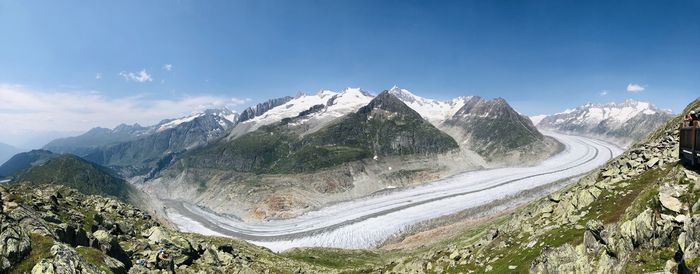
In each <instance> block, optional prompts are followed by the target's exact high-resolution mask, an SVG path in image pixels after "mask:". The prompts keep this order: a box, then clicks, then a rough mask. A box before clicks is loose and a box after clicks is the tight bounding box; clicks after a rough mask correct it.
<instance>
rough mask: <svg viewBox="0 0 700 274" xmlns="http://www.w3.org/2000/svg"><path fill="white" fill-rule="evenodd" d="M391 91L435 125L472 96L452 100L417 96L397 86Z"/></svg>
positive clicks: (452, 113) (455, 111)
mask: <svg viewBox="0 0 700 274" xmlns="http://www.w3.org/2000/svg"><path fill="white" fill-rule="evenodd" d="M389 93H391V94H393V95H394V96H396V97H397V98H399V99H400V100H401V101H403V102H404V104H406V105H408V106H409V107H411V108H412V109H413V110H415V111H416V112H418V113H419V114H420V115H421V116H423V118H424V119H426V120H428V121H429V122H431V123H432V124H433V125H436V126H437V125H440V124H441V123H442V122H444V121H446V120H447V119H450V118H452V116H453V115H454V114H455V113H457V111H458V110H459V109H460V108H462V106H464V105H465V104H466V103H467V101H469V99H471V98H472V96H460V97H457V98H454V99H452V100H450V101H438V100H433V99H427V98H423V97H420V96H417V95H415V94H413V93H411V92H410V91H408V90H406V89H402V88H399V87H397V86H394V87H392V88H391V89H390V90H389Z"/></svg>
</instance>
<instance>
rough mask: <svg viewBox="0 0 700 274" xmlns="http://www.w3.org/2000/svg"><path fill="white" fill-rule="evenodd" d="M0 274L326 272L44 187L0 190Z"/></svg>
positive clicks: (69, 191)
mask: <svg viewBox="0 0 700 274" xmlns="http://www.w3.org/2000/svg"><path fill="white" fill-rule="evenodd" d="M0 201H1V202H0V203H1V209H2V211H1V212H0V247H1V248H0V273H127V272H129V273H159V272H160V273H174V272H177V273H293V272H304V271H298V270H301V269H304V270H305V271H308V272H314V273H321V272H328V271H332V270H331V269H329V268H326V267H323V266H314V265H311V264H308V263H305V262H300V261H295V260H292V259H289V258H286V257H284V256H281V255H277V254H274V253H272V252H270V251H269V250H266V249H263V248H260V247H256V246H253V245H251V244H247V243H245V242H242V241H238V240H234V239H227V238H217V237H205V236H201V235H196V234H186V233H180V232H177V231H173V230H171V229H168V228H167V227H163V226H161V225H160V224H159V223H158V222H156V221H155V220H154V219H153V218H152V217H151V215H149V214H148V213H146V212H144V211H142V210H140V209H138V208H135V207H133V206H131V205H128V204H125V203H122V202H119V201H117V200H114V199H111V198H105V197H101V196H87V195H84V194H81V193H79V192H77V191H76V190H74V189H71V188H67V187H63V186H57V185H43V186H42V187H39V188H37V187H34V186H29V185H14V186H10V187H0Z"/></svg>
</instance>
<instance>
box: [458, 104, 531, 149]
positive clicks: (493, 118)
mask: <svg viewBox="0 0 700 274" xmlns="http://www.w3.org/2000/svg"><path fill="white" fill-rule="evenodd" d="M444 126H445V127H447V128H449V131H450V132H454V134H455V135H457V136H458V138H457V139H458V140H460V141H461V142H463V143H465V144H468V146H469V147H470V148H472V149H473V150H474V151H476V152H477V153H479V154H480V155H484V156H486V157H492V156H496V155H503V154H506V153H509V152H511V151H514V150H518V149H523V148H528V147H530V146H531V145H536V144H542V143H544V141H545V138H544V136H543V135H542V134H541V133H540V132H539V131H538V130H537V128H535V126H534V125H533V124H532V122H531V121H530V119H528V118H527V117H525V116H522V115H520V114H518V113H517V112H516V111H515V110H513V108H511V107H510V105H508V103H507V102H506V101H505V100H503V99H502V98H496V99H494V100H485V99H483V98H481V97H478V96H477V97H472V98H470V99H469V100H468V101H467V102H466V103H465V104H464V106H462V107H461V108H460V109H459V110H458V111H457V112H456V113H455V114H454V115H453V116H452V117H451V118H450V119H448V120H446V121H445V122H444Z"/></svg>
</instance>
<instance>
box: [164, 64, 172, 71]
mask: <svg viewBox="0 0 700 274" xmlns="http://www.w3.org/2000/svg"><path fill="white" fill-rule="evenodd" d="M163 69H164V70H166V71H172V70H173V64H165V65H163Z"/></svg>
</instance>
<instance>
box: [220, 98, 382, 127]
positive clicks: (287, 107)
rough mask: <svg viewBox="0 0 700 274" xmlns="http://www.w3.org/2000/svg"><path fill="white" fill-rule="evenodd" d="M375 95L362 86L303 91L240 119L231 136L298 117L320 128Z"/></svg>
mask: <svg viewBox="0 0 700 274" xmlns="http://www.w3.org/2000/svg"><path fill="white" fill-rule="evenodd" d="M372 98H373V96H372V95H371V94H369V93H367V92H365V91H363V90H362V89H359V88H347V89H345V90H343V91H342V92H335V91H331V90H322V91H319V92H318V93H316V94H313V95H311V94H305V93H301V94H299V95H297V96H296V97H294V98H293V99H290V100H287V101H286V102H283V103H281V104H279V105H277V106H274V107H272V108H270V109H268V110H266V111H264V112H261V113H258V114H257V115H255V116H254V117H252V118H250V119H247V120H243V121H242V120H239V124H238V125H237V126H236V127H235V128H234V130H233V131H232V132H231V135H229V137H230V138H234V137H238V136H240V135H242V134H245V133H248V132H251V131H254V130H256V129H258V128H260V127H261V126H265V125H270V124H273V123H277V122H280V121H282V120H283V119H290V118H294V117H298V116H304V117H303V119H297V121H295V122H296V123H306V124H307V125H308V127H309V128H318V127H319V126H321V125H324V124H326V123H328V122H330V121H332V120H334V119H336V118H339V117H342V116H345V115H346V114H349V113H352V112H354V111H357V110H358V109H359V108H360V107H362V106H364V105H366V104H367V103H369V101H371V100H372ZM268 102H269V101H268ZM311 110H313V111H311ZM301 114H304V115H301Z"/></svg>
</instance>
